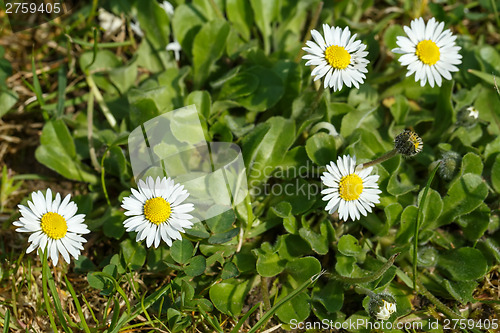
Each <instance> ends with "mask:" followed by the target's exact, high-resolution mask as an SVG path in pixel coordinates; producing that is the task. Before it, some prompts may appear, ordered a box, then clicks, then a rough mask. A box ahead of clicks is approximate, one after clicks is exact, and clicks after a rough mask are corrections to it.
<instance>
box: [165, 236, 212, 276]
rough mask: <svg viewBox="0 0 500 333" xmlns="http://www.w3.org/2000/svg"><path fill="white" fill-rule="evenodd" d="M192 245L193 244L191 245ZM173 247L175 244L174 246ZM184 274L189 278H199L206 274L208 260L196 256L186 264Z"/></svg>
mask: <svg viewBox="0 0 500 333" xmlns="http://www.w3.org/2000/svg"><path fill="white" fill-rule="evenodd" d="M190 244H191V243H190ZM172 245H173V244H172ZM172 253H173V251H172ZM186 264H187V266H186V267H185V268H184V272H185V273H186V275H188V276H198V275H201V274H203V273H204V272H205V268H206V259H205V257H204V256H194V257H192V258H190V259H189V260H188V261H187V262H186Z"/></svg>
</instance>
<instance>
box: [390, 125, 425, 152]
mask: <svg viewBox="0 0 500 333" xmlns="http://www.w3.org/2000/svg"><path fill="white" fill-rule="evenodd" d="M423 147H424V142H423V141H422V139H421V138H420V137H419V136H418V134H417V133H415V132H413V131H410V130H405V131H404V132H402V133H401V134H399V135H398V136H396V138H395V139H394V148H395V149H396V150H397V152H398V153H400V154H401V155H403V156H405V157H412V156H415V155H417V154H418V153H420V152H421V151H422V149H423Z"/></svg>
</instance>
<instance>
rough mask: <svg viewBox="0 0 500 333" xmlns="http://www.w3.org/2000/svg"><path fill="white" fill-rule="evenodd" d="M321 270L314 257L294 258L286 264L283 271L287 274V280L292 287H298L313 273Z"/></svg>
mask: <svg viewBox="0 0 500 333" xmlns="http://www.w3.org/2000/svg"><path fill="white" fill-rule="evenodd" d="M320 271H321V264H320V262H319V260H318V259H316V258H314V257H303V258H297V259H294V260H292V261H290V262H288V263H287V264H286V267H285V272H286V273H288V274H289V277H288V282H289V283H290V285H291V286H292V287H293V288H297V287H299V286H300V285H301V284H302V283H304V282H306V281H307V280H308V279H310V278H311V277H312V276H313V275H315V274H317V273H319V272H320Z"/></svg>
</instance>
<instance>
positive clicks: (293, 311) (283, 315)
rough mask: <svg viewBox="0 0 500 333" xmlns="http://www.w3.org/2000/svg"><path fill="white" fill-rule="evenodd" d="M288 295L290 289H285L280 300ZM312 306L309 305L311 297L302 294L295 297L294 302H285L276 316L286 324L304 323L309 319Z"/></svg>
mask: <svg viewBox="0 0 500 333" xmlns="http://www.w3.org/2000/svg"><path fill="white" fill-rule="evenodd" d="M287 294H288V288H285V287H283V288H282V293H281V296H280V299H281V298H283V297H285V296H286V295H287ZM310 312H311V305H310V304H309V295H307V294H306V293H305V292H302V293H300V294H298V295H297V296H295V297H294V298H293V299H292V300H289V301H287V302H285V303H284V304H283V305H282V306H281V307H280V308H279V309H278V310H277V311H276V316H278V318H279V319H280V320H281V321H282V322H284V323H290V322H292V320H296V321H297V322H301V321H304V320H305V319H306V318H307V317H309V313H310Z"/></svg>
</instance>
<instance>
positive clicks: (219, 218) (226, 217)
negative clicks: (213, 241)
mask: <svg viewBox="0 0 500 333" xmlns="http://www.w3.org/2000/svg"><path fill="white" fill-rule="evenodd" d="M235 219H236V215H235V214H234V211H233V210H232V209H230V210H227V211H225V212H223V213H222V214H219V215H216V216H214V217H211V218H209V219H207V220H206V223H207V225H208V227H209V228H210V231H211V232H212V233H214V234H217V233H222V232H226V231H228V230H229V229H232V228H233V222H234V221H235Z"/></svg>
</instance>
